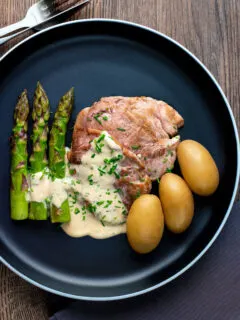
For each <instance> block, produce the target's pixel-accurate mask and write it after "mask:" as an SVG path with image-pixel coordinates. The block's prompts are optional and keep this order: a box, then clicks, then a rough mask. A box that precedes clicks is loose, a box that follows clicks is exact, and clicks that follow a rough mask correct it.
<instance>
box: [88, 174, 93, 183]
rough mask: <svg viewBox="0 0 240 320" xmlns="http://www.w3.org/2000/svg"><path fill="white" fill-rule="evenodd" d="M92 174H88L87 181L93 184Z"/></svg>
mask: <svg viewBox="0 0 240 320" xmlns="http://www.w3.org/2000/svg"><path fill="white" fill-rule="evenodd" d="M92 177H93V174H90V175H89V176H88V181H89V184H90V185H93V178H92Z"/></svg>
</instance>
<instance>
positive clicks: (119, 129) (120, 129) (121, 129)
mask: <svg viewBox="0 0 240 320" xmlns="http://www.w3.org/2000/svg"><path fill="white" fill-rule="evenodd" d="M117 130H118V131H126V130H125V129H124V128H117Z"/></svg>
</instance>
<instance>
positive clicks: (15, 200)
mask: <svg viewBox="0 0 240 320" xmlns="http://www.w3.org/2000/svg"><path fill="white" fill-rule="evenodd" d="M28 114H29V103H28V98H27V91H26V90H25V91H23V92H22V94H21V95H20V96H19V99H18V102H17V105H16V107H15V112H14V127H13V131H12V137H11V153H12V160H11V188H10V204H11V218H12V219H13V220H24V219H27V218H28V201H27V195H28V181H27V157H28V154H27V129H28V122H27V119H28Z"/></svg>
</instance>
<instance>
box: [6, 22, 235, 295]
mask: <svg viewBox="0 0 240 320" xmlns="http://www.w3.org/2000/svg"><path fill="white" fill-rule="evenodd" d="M38 80H40V81H41V82H42V84H43V86H44V87H45V89H46V91H47V93H48V95H49V98H50V101H51V105H52V109H53V110H54V109H55V106H56V104H57V101H58V99H59V98H60V97H61V96H62V95H63V94H64V93H65V92H66V91H67V90H68V89H69V88H70V87H71V86H75V89H76V100H75V111H74V115H73V119H74V118H75V117H76V115H77V113H78V112H79V111H80V110H81V109H82V108H84V107H86V106H89V105H91V104H92V103H93V102H94V101H96V100H98V99H99V98H100V97H102V96H109V95H123V96H143V95H144V96H150V97H154V98H156V99H162V100H165V101H167V102H168V103H169V104H171V105H173V106H174V107H175V108H176V109H177V110H178V111H179V112H180V114H181V115H182V116H183V117H184V119H185V127H184V128H183V129H181V130H180V134H181V137H182V139H187V138H191V139H195V140H197V141H199V142H200V143H202V144H203V145H204V146H206V147H207V148H208V149H209V150H210V152H211V153H212V155H213V157H214V159H215V160H216V162H217V165H218V168H219V171H220V177H221V180H220V186H219V189H218V191H217V192H216V193H215V195H214V196H212V197H209V198H198V197H196V198H195V203H196V212H195V217H194V220H193V223H192V225H191V227H190V229H189V230H188V231H187V232H185V233H184V234H182V235H173V234H170V233H169V232H167V231H165V233H164V237H163V240H162V242H161V244H160V245H159V247H158V248H157V249H156V250H155V251H154V252H152V253H151V254H148V255H144V256H140V255H137V254H135V253H134V252H133V251H132V250H131V248H130V247H129V245H128V243H127V240H126V236H125V235H121V236H116V237H113V238H111V239H107V240H94V239H92V238H90V237H84V238H80V239H73V238H70V237H68V236H67V235H66V234H65V233H64V232H62V231H61V230H60V229H57V228H56V226H55V225H51V224H50V223H49V222H43V223H41V222H29V221H25V222H20V223H16V222H15V223H14V222H13V221H11V220H10V218H9V160H10V158H9V141H8V137H9V136H10V133H11V128H12V115H13V109H14V106H15V103H16V98H17V95H18V94H19V93H20V92H21V91H22V90H23V89H24V88H27V89H28V90H29V94H30V96H31V97H32V95H33V92H34V88H35V85H36V82H37V81H38ZM73 123H74V120H72V125H73ZM0 135H1V140H0V149H1V150H2V155H3V156H2V157H1V166H0V175H1V180H0V187H1V193H0V201H1V226H0V234H1V254H2V260H3V262H4V263H5V264H6V265H7V266H8V267H10V268H11V269H12V270H13V271H14V272H16V273H17V274H19V275H20V276H21V277H23V278H24V279H26V280H27V281H29V282H31V283H33V284H35V285H37V286H39V287H41V288H43V289H46V290H48V291H51V292H54V293H56V294H61V295H65V296H68V297H72V298H79V299H89V300H113V299H121V298H126V297H131V296H134V295H137V294H141V293H143V292H146V291H149V290H152V289H154V288H157V287H160V286H162V285H163V284H165V283H167V282H169V281H171V280H173V279H174V278H176V277H177V276H179V275H180V274H182V273H183V272H184V271H185V270H187V269H188V268H189V267H191V266H192V265H193V264H194V263H195V262H196V261H197V260H198V259H199V258H200V257H201V256H202V255H203V253H204V252H206V250H207V249H208V248H209V247H210V245H211V244H212V243H213V241H214V240H215V239H216V237H217V235H218V234H219V233H220V231H221V229H222V227H223V225H224V223H225V222H226V220H227V217H228V215H229V213H230V209H231V207H232V204H233V200H234V196H235V194H236V189H237V184H238V175H239V165H238V153H239V151H238V144H239V143H238V135H237V130H236V125H235V122H234V119H233V115H232V112H231V110H230V107H229V105H228V102H227V100H226V98H225V96H224V94H223V92H222V91H221V89H220V87H219V85H218V84H217V82H216V81H215V80H214V78H213V77H212V76H211V74H210V73H209V72H208V71H207V70H206V68H205V67H204V66H203V65H202V64H201V63H200V62H199V61H198V60H197V59H196V58H195V57H194V56H193V55H192V54H191V53H190V52H188V51H187V50H186V49H184V48H183V47H182V46H180V45H179V44H178V43H176V42H174V41H173V40H172V39H170V38H168V37H166V36H164V35H162V34H159V33H157V32H155V31H153V30H150V29H147V28H144V27H141V26H138V25H134V24H130V23H127V22H120V21H111V20H110V21H108V20H92V21H91V20H86V21H78V22H72V23H66V24H62V25H60V26H57V27H55V28H50V29H49V30H47V31H43V32H41V33H39V34H37V35H34V36H32V37H30V38H29V39H27V40H25V41H23V42H22V43H21V44H19V45H17V46H16V47H15V48H14V49H13V50H11V51H10V52H9V53H8V54H7V55H5V57H4V58H3V59H2V60H1V62H0ZM68 143H70V135H69V137H68ZM176 172H178V169H176ZM155 187H156V186H155Z"/></svg>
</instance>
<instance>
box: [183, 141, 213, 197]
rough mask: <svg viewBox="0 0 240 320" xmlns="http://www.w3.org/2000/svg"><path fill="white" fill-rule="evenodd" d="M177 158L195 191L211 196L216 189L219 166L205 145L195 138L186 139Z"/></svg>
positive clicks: (188, 182)
mask: <svg viewBox="0 0 240 320" xmlns="http://www.w3.org/2000/svg"><path fill="white" fill-rule="evenodd" d="M177 158H178V162H179V165H180V168H181V172H182V175H183V177H184V180H185V181H186V182H187V184H188V185H189V187H190V189H191V190H192V191H193V192H194V193H196V194H198V195H200V196H209V195H211V194H213V193H214V192H215V191H216V189H217V187H218V184H219V172H218V168H217V166H216V163H215V161H214V160H213V158H212V156H211V154H210V153H209V152H208V150H207V149H206V148H204V146H202V145H201V144H200V143H198V142H197V141H194V140H184V141H182V142H181V143H180V144H179V146H178V149H177Z"/></svg>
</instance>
